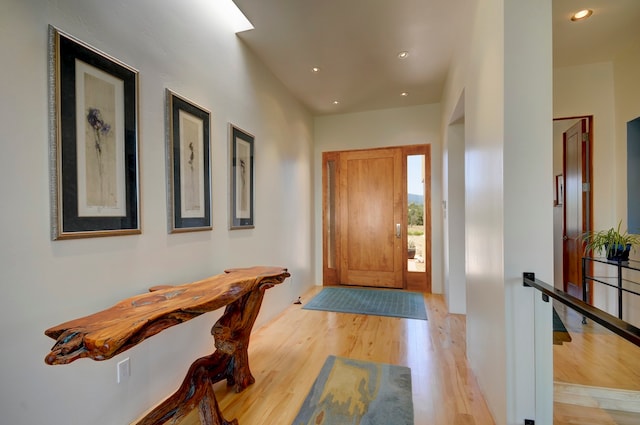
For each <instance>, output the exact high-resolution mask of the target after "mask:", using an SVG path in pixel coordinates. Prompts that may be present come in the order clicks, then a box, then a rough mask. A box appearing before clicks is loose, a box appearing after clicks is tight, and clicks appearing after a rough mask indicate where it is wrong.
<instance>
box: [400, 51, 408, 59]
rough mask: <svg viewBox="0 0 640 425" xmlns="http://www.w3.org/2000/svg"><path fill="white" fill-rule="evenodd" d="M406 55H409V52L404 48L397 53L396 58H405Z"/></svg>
mask: <svg viewBox="0 0 640 425" xmlns="http://www.w3.org/2000/svg"><path fill="white" fill-rule="evenodd" d="M407 57H409V52H407V51H406V50H404V51H402V52H400V53H398V58H399V59H406V58H407Z"/></svg>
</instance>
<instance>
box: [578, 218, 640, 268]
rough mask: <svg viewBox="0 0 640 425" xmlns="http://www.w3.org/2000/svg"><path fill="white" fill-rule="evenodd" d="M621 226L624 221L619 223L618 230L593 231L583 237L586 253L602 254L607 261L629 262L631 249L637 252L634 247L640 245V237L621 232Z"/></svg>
mask: <svg viewBox="0 0 640 425" xmlns="http://www.w3.org/2000/svg"><path fill="white" fill-rule="evenodd" d="M621 224H622V221H620V222H618V227H617V228H613V227H612V228H610V229H609V230H598V231H591V232H586V233H585V234H584V235H582V240H583V241H584V242H585V246H584V252H585V253H586V252H587V251H592V252H593V253H597V252H602V253H604V254H605V255H606V256H607V260H611V261H628V260H629V252H630V251H631V248H634V251H635V247H634V245H638V244H640V235H632V234H629V233H628V232H627V231H625V232H621V231H620V226H621Z"/></svg>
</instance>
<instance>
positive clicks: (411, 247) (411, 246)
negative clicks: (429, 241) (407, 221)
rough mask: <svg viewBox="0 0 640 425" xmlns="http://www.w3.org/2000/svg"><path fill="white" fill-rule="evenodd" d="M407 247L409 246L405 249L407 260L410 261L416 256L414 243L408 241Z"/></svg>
mask: <svg viewBox="0 0 640 425" xmlns="http://www.w3.org/2000/svg"><path fill="white" fill-rule="evenodd" d="M408 245H409V246H408V248H407V258H408V259H412V258H414V257H415V256H416V243H415V242H414V241H412V240H411V239H409V243H408Z"/></svg>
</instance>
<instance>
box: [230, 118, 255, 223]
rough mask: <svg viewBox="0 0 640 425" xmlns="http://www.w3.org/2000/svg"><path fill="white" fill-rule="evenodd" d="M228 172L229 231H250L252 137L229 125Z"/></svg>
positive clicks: (252, 199) (251, 216)
mask: <svg viewBox="0 0 640 425" xmlns="http://www.w3.org/2000/svg"><path fill="white" fill-rule="evenodd" d="M229 135H230V139H231V144H230V149H229V150H230V153H231V160H230V167H229V168H230V170H231V179H230V181H231V187H230V195H231V196H230V198H231V202H230V204H231V211H230V223H229V228H230V229H232V230H233V229H250V228H253V227H254V210H253V203H254V179H253V168H254V165H253V164H254V156H253V143H254V139H255V138H254V137H253V136H252V135H251V134H249V133H247V132H246V131H244V130H241V129H240V128H238V127H236V126H235V125H233V124H229Z"/></svg>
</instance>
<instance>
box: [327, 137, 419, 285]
mask: <svg viewBox="0 0 640 425" xmlns="http://www.w3.org/2000/svg"><path fill="white" fill-rule="evenodd" d="M389 148H393V149H400V150H401V152H402V157H403V167H402V179H403V181H404V184H406V181H407V165H406V159H407V156H409V155H424V156H425V170H424V172H425V176H424V191H425V193H424V229H425V253H424V254H425V255H424V260H425V272H424V273H422V272H409V271H408V270H407V267H406V266H404V267H403V288H404V289H408V290H416V291H423V292H431V287H432V284H431V269H432V258H431V257H432V248H431V231H432V228H431V145H430V144H423V145H406V146H388V147H380V148H372V149H350V150H344V151H331V152H323V153H322V284H323V286H334V285H339V284H340V281H339V279H340V273H339V262H338V259H339V258H341V254H342V253H341V248H340V243H339V242H338V241H339V238H338V237H337V236H336V234H337V235H339V234H340V220H338V219H337V216H338V213H337V211H336V210H337V207H336V205H335V203H336V202H337V197H336V193H337V192H336V191H337V186H335V187H334V189H333V195H332V194H331V191H330V190H329V185H330V184H331V183H333V184H336V182H339V181H340V167H339V166H335V167H334V169H333V175H330V173H329V172H328V167H329V164H330V163H331V162H333V163H334V165H335V164H338V163H339V159H340V154H341V153H342V152H353V151H376V150H381V149H389ZM402 205H403V206H402V209H403V211H402V213H401V215H402V217H403V218H404V223H403V228H404V229H406V228H407V221H408V220H407V217H408V199H407V192H406V190H404V191H403V195H402ZM331 223H333V227H332V226H331V225H330V224H331ZM406 233H407V232H406V231H403V232H402V241H403V242H402V243H403V246H407V234H406ZM330 251H332V252H330ZM404 251H405V253H404V256H405V257H404V262H403V263H406V260H407V258H406V250H404ZM330 257H332V258H333V261H330ZM331 265H333V267H331Z"/></svg>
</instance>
